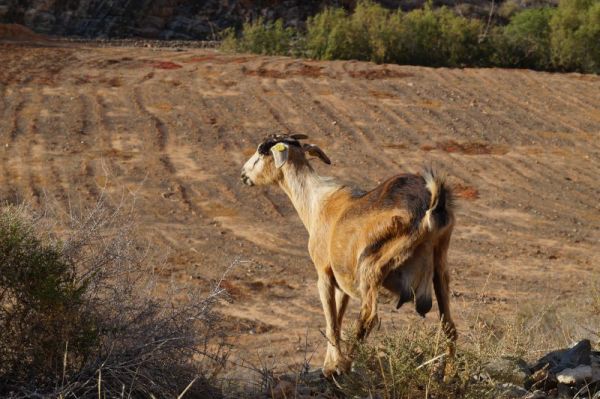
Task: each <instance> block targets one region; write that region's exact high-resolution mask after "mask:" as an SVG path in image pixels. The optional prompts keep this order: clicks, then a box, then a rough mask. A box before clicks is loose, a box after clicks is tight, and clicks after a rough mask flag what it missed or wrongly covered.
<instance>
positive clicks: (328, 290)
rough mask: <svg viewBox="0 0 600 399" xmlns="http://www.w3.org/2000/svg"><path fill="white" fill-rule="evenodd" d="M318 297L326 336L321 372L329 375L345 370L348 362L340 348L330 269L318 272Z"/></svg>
mask: <svg viewBox="0 0 600 399" xmlns="http://www.w3.org/2000/svg"><path fill="white" fill-rule="evenodd" d="M317 287H318V289H319V297H320V298H321V303H322V304H323V312H324V313H325V322H326V323H327V326H326V328H325V336H326V337H327V353H326V355H325V362H324V364H323V374H324V375H325V377H330V376H331V375H333V374H334V373H336V372H337V373H343V372H345V371H347V369H348V368H349V367H348V364H347V363H348V362H346V361H345V359H344V357H343V356H342V353H341V349H340V341H341V340H340V329H339V324H338V311H337V307H336V300H335V297H336V295H335V283H334V277H333V274H332V272H331V270H328V271H324V272H320V273H319V281H318V283H317Z"/></svg>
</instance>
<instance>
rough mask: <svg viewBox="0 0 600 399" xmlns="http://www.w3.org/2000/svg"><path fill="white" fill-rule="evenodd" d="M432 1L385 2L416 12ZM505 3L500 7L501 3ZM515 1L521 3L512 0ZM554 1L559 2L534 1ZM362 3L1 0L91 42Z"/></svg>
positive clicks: (1, 15) (461, 1) (481, 10)
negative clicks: (98, 39) (426, 2)
mask: <svg viewBox="0 0 600 399" xmlns="http://www.w3.org/2000/svg"><path fill="white" fill-rule="evenodd" d="M425 1H426V0H380V1H379V3H381V4H382V5H383V6H385V7H388V8H401V9H403V10H410V9H414V8H417V7H422V6H423V4H424V3H425ZM501 1H502V0H499V1H498V2H497V3H500V2H501ZM508 1H515V0H508ZM532 1H538V2H540V1H541V2H553V1H556V0H532ZM355 3H356V0H307V1H301V0H262V1H252V0H0V23H17V24H22V25H25V26H27V27H29V28H30V29H32V30H34V31H36V32H38V33H44V34H51V35H62V36H80V37H85V38H127V37H142V38H147V39H184V40H185V39H196V40H215V39H217V37H218V33H219V32H220V31H222V30H223V29H225V28H228V27H236V28H238V27H240V26H241V25H242V23H243V22H245V21H251V20H254V19H256V18H257V17H261V16H262V17H264V18H265V19H267V20H274V19H278V18H281V19H283V20H284V22H285V24H286V25H287V26H293V27H296V28H301V27H303V25H304V22H305V21H306V19H307V18H308V17H309V16H311V15H314V14H316V13H317V12H319V11H320V10H322V9H323V8H325V7H328V6H335V7H339V6H342V7H345V8H348V9H350V8H352V7H353V6H354V4H355ZM490 4H492V2H490V1H488V0H435V1H434V5H436V6H441V5H446V6H450V7H454V8H456V9H457V11H458V12H460V13H461V14H462V15H466V16H479V17H485V18H486V19H487V16H488V13H489V9H490Z"/></svg>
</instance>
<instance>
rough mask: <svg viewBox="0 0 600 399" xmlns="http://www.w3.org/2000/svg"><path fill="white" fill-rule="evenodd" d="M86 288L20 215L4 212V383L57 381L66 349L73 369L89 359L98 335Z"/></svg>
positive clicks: (0, 301)
mask: <svg viewBox="0 0 600 399" xmlns="http://www.w3.org/2000/svg"><path fill="white" fill-rule="evenodd" d="M85 289H86V281H85V280H84V281H78V279H77V273H76V271H75V266H74V265H73V264H72V263H70V262H69V261H68V260H67V259H64V257H63V256H62V254H61V249H60V248H59V247H58V246H57V245H55V244H51V243H46V242H43V241H42V240H40V239H39V238H38V237H36V234H35V232H34V231H33V228H32V225H31V224H29V223H28V222H27V221H26V219H25V218H24V217H23V215H22V211H21V210H19V209H16V208H6V209H2V210H0V331H2V339H0V359H2V362H1V364H0V381H1V380H15V381H21V380H23V379H26V378H27V377H28V376H31V375H33V376H40V378H41V379H49V380H57V379H58V378H59V377H60V376H61V375H62V374H63V372H64V370H63V357H64V352H65V350H66V346H67V345H70V350H69V352H70V362H69V366H70V367H73V368H77V367H80V366H81V365H82V364H83V363H84V362H85V361H86V360H87V358H88V356H89V354H90V352H91V350H92V347H93V346H94V345H96V344H97V341H98V332H97V326H96V323H95V320H94V318H93V317H92V315H91V314H89V312H87V310H86V308H85V306H84V304H83V294H84V292H85ZM38 382H40V381H38Z"/></svg>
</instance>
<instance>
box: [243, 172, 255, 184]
mask: <svg viewBox="0 0 600 399" xmlns="http://www.w3.org/2000/svg"><path fill="white" fill-rule="evenodd" d="M240 178H241V179H242V183H244V184H245V185H247V186H253V185H254V183H253V182H252V180H250V178H249V177H248V176H247V175H246V172H242V175H241V176H240Z"/></svg>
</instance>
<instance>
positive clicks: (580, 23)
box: [223, 0, 600, 73]
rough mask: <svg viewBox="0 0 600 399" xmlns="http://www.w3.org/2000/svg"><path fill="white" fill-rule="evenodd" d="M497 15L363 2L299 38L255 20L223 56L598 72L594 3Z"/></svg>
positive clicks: (321, 19) (319, 18)
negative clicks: (490, 18)
mask: <svg viewBox="0 0 600 399" xmlns="http://www.w3.org/2000/svg"><path fill="white" fill-rule="evenodd" d="M517 9H518V7H512V8H511V7H510V4H507V5H506V7H504V8H502V10H501V11H502V15H501V17H503V18H504V19H506V20H508V24H506V25H496V26H488V24H487V22H485V23H484V22H483V21H481V20H478V19H471V18H465V17H463V16H459V15H456V14H455V13H454V12H453V11H451V10H449V9H447V8H445V7H441V8H435V9H434V8H433V7H432V6H431V3H427V4H426V6H425V7H424V8H423V9H420V10H413V11H410V12H406V13H405V12H402V11H400V10H396V11H391V10H389V9H386V8H384V7H382V6H381V5H379V4H377V3H374V2H372V1H369V0H362V1H359V2H358V4H357V5H356V8H355V9H354V10H353V11H352V12H351V13H347V12H346V11H345V10H344V9H342V8H327V9H325V10H323V11H322V12H320V13H318V14H317V15H315V16H314V17H311V18H309V19H308V21H307V24H306V32H298V31H296V30H294V29H292V28H285V27H284V26H283V22H282V21H281V20H278V21H276V22H274V23H273V22H268V23H265V22H264V20H263V19H258V20H257V21H255V22H253V23H247V24H245V25H244V27H243V29H242V31H241V32H240V34H239V35H236V33H235V32H234V31H233V30H228V31H226V34H225V36H224V41H223V48H224V49H229V50H236V51H246V52H253V53H258V54H282V55H302V56H306V57H309V58H316V59H321V60H333V59H344V60H347V59H356V60H365V61H373V62H377V63H398V64H411V65H425V66H449V67H462V66H500V67H518V68H532V69H538V70H549V71H580V72H591V73H598V72H600V47H599V46H600V44H599V43H600V3H598V1H595V0H562V1H561V2H560V3H559V5H558V7H557V8H550V7H542V8H532V9H526V10H522V11H518V10H517Z"/></svg>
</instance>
